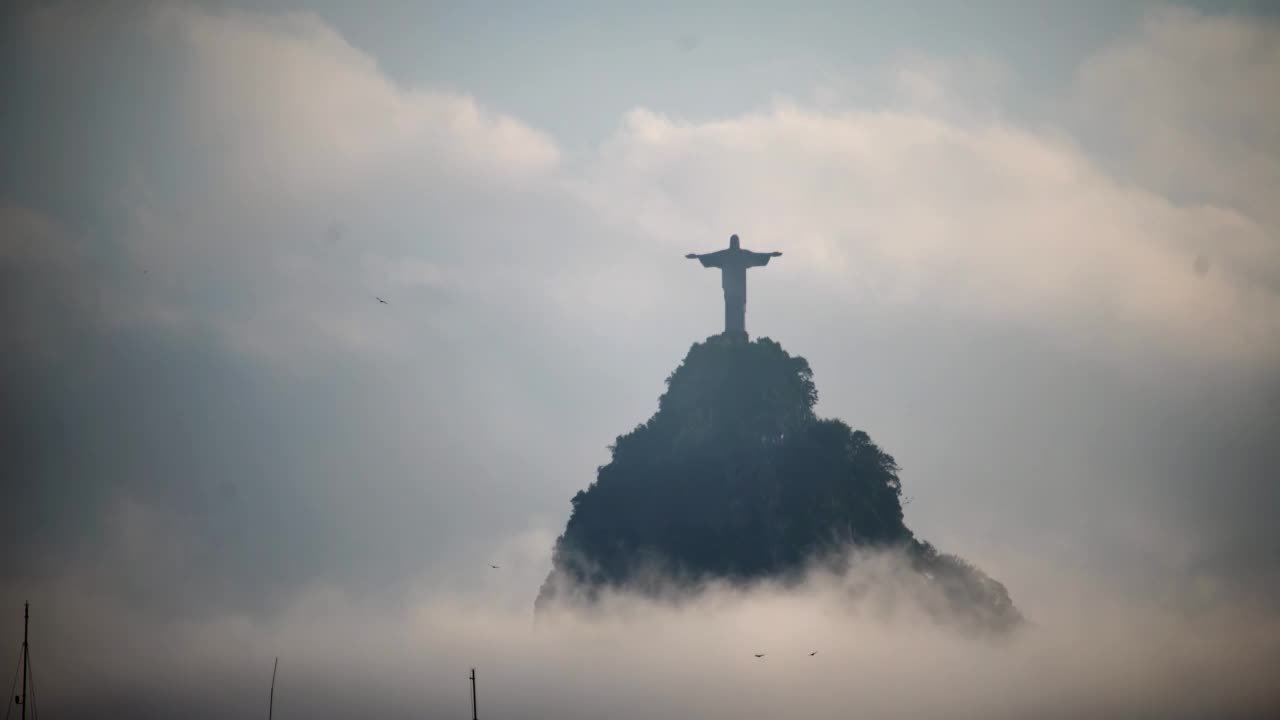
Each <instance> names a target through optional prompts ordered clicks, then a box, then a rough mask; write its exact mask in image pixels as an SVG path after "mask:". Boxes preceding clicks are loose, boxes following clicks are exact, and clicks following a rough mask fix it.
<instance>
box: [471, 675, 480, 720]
mask: <svg viewBox="0 0 1280 720" xmlns="http://www.w3.org/2000/svg"><path fill="white" fill-rule="evenodd" d="M471 720H480V718H479V717H478V716H477V715H476V669H475V668H471Z"/></svg>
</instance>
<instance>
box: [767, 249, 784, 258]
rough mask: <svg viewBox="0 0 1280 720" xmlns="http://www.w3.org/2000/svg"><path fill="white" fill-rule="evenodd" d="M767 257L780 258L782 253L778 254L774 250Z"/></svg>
mask: <svg viewBox="0 0 1280 720" xmlns="http://www.w3.org/2000/svg"><path fill="white" fill-rule="evenodd" d="M769 255H770V256H772V257H782V253H780V252H778V251H777V250H774V251H773V252H771V253H769Z"/></svg>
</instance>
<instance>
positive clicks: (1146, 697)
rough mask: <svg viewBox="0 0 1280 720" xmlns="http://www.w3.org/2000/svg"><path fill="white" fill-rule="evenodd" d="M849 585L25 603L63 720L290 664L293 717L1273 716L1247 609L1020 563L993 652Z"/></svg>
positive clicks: (157, 700)
mask: <svg viewBox="0 0 1280 720" xmlns="http://www.w3.org/2000/svg"><path fill="white" fill-rule="evenodd" d="M852 567H853V570H851V571H850V572H849V573H848V574H847V575H844V576H833V575H830V574H825V573H820V572H815V573H813V574H811V575H810V576H809V577H808V578H807V579H806V581H805V582H804V583H803V584H801V585H800V586H797V587H792V588H789V589H781V588H776V587H770V586H768V585H761V586H757V587H754V588H750V589H729V588H723V587H710V588H707V589H706V590H705V591H704V592H703V593H701V594H700V595H698V596H697V598H696V599H694V600H683V601H681V602H679V603H666V604H663V603H656V602H653V601H641V600H636V599H634V596H631V595H626V594H614V595H609V596H607V597H606V598H605V600H604V601H603V602H602V604H601V605H600V607H598V608H597V609H596V610H595V611H594V612H592V613H590V614H581V613H578V614H557V615H552V616H547V617H540V618H539V619H538V620H537V621H536V622H535V621H534V618H533V615H532V613H531V610H530V608H529V607H528V605H527V603H526V602H525V601H526V600H527V597H528V596H527V594H526V592H525V591H526V590H527V588H526V587H524V586H522V584H521V583H520V582H519V580H518V578H519V577H520V576H521V575H522V574H526V575H527V574H528V571H529V569H528V568H519V567H517V568H513V569H512V570H513V571H514V577H515V578H517V579H512V576H508V575H505V574H502V573H499V571H494V575H493V577H492V578H491V579H490V581H489V582H487V583H486V584H487V585H488V588H487V592H480V593H476V594H474V595H451V594H448V593H447V592H443V593H442V592H439V591H435V592H433V591H430V590H419V591H417V592H414V593H412V594H409V595H407V596H406V597H405V598H404V602H403V604H402V605H400V606H399V607H396V608H395V609H391V610H389V609H387V608H370V607H364V606H361V605H359V604H355V603H353V602H352V599H351V598H350V597H349V596H347V595H345V594H344V593H342V592H339V591H335V590H326V589H323V588H315V589H311V590H308V591H307V592H305V593H301V594H300V595H299V596H298V597H297V599H296V600H295V602H294V603H293V604H291V605H290V606H289V607H288V608H285V609H282V610H281V612H279V613H276V614H273V615H271V616H247V615H237V614H232V615H225V616H219V617H213V618H207V619H204V620H201V621H195V622H191V621H173V620H169V621H160V622H156V621H155V620H154V618H151V617H148V616H147V615H146V614H144V613H139V612H137V609H136V608H131V607H128V606H121V605H114V604H110V603H104V602H102V601H101V599H100V598H97V597H94V596H93V595H92V594H91V593H92V591H91V590H89V591H88V592H86V589H85V588H82V587H77V586H75V584H74V582H73V581H69V582H68V583H66V584H55V585H51V586H49V587H47V588H44V589H42V591H41V592H40V593H38V594H37V596H36V599H37V600H38V601H39V602H38V605H37V607H38V612H37V615H36V617H35V627H36V628H37V632H38V637H39V644H38V647H37V650H38V654H37V655H35V656H34V658H35V659H36V660H37V661H38V665H39V667H40V671H41V672H40V677H39V678H38V683H39V684H38V685H37V687H38V689H39V692H40V696H41V697H43V698H45V703H46V704H45V705H44V706H43V707H42V710H43V711H44V712H48V713H49V714H50V716H51V717H52V716H97V717H103V716H116V717H123V716H128V717H137V718H149V717H156V718H159V717H173V716H174V715H175V714H176V715H181V716H183V717H191V718H205V717H208V718H213V717H232V716H237V717H238V716H247V715H256V714H258V713H260V712H263V711H264V709H265V705H266V702H267V693H268V689H269V684H270V676H271V667H272V662H273V658H274V657H275V656H279V657H280V670H279V676H278V680H277V684H276V690H275V715H276V716H277V717H281V718H291V717H297V718H302V717H391V718H400V717H403V718H410V717H464V716H466V713H469V712H470V695H469V692H470V688H469V681H468V674H469V671H470V669H471V668H472V667H474V668H476V669H477V677H478V700H479V702H478V704H479V711H480V716H481V717H523V718H593V717H611V718H653V717H726V718H728V717H742V718H776V717H790V716H796V715H803V716H805V717H830V718H836V717H850V716H858V717H880V718H944V717H945V718H955V717H961V718H1025V717H1044V718H1056V717H1064V718H1066V717H1072V718H1075V717H1095V718H1111V717H1114V718H1181V717H1189V718H1190V717H1210V716H1211V717H1220V718H1237V717H1238V718H1250V717H1258V718H1261V717H1267V716H1269V714H1270V711H1271V710H1273V709H1274V708H1275V706H1276V703H1277V702H1280V688H1277V687H1276V685H1275V683H1274V677H1273V672H1272V670H1273V669H1274V668H1275V667H1276V665H1277V663H1280V623H1278V622H1277V621H1276V619H1275V618H1274V616H1272V615H1271V614H1269V613H1266V612H1261V611H1259V610H1258V609H1249V608H1244V607H1239V606H1232V605H1223V604H1217V603H1211V604H1208V605H1205V606H1202V607H1198V608H1195V609H1190V608H1180V607H1176V606H1172V605H1170V604H1168V603H1165V602H1162V601H1161V600H1160V599H1158V598H1148V599H1146V600H1145V601H1143V600H1140V599H1136V598H1124V597H1118V596H1117V595H1115V594H1114V593H1109V592H1107V591H1106V590H1105V589H1103V588H1099V587H1096V586H1093V585H1090V584H1089V582H1088V581H1087V580H1086V579H1083V578H1080V577H1074V576H1072V575H1070V574H1069V573H1060V572H1053V571H1052V569H1050V568H1044V567H1025V566H1024V567H1009V568H1007V569H1006V571H1007V572H1012V573H1014V574H1016V575H1017V576H1018V577H1019V578H1020V579H1021V580H1022V584H1023V585H1024V586H1025V587H1026V588H1029V589H1030V590H1026V589H1024V593H1023V596H1022V597H1021V598H1020V600H1021V601H1022V602H1023V605H1024V607H1025V608H1027V609H1028V610H1029V613H1030V616H1031V622H1030V623H1029V624H1028V625H1027V626H1025V627H1023V628H1021V629H1019V630H1018V631H1016V632H1015V633H1014V634H1013V635H1009V636H1006V635H995V636H986V635H980V634H975V633H973V632H971V631H968V630H966V629H965V627H964V626H963V624H958V623H956V622H953V621H952V620H951V619H949V618H947V617H945V616H939V615H937V614H936V613H934V612H929V611H926V610H925V608H926V607H928V606H929V605H930V602H929V600H930V595H929V589H928V588H927V587H922V586H921V585H920V580H919V576H914V574H913V573H910V572H909V571H907V570H906V569H905V568H903V567H902V566H900V564H899V562H898V558H897V557H896V556H894V555H892V554H869V553H863V554H858V555H855V556H854V558H853V559H852ZM502 571H503V573H505V572H507V569H506V568H503V569H502ZM913 576H914V577H915V579H911V578H912V577H913ZM1029 581H1030V582H1029ZM851 596H856V597H858V598H859V599H858V600H857V601H856V602H851V601H850V597H851ZM12 599H13V598H12V597H11V596H10V595H9V594H8V593H6V596H5V597H4V601H5V602H6V603H7V602H10V601H11V600H12ZM50 618H57V620H56V621H54V620H51V619H50ZM815 652H816V654H815V655H811V654H810V653H815ZM757 653H760V654H763V655H764V657H761V658H756V657H755V654H757Z"/></svg>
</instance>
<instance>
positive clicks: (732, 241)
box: [729, 235, 738, 250]
mask: <svg viewBox="0 0 1280 720" xmlns="http://www.w3.org/2000/svg"><path fill="white" fill-rule="evenodd" d="M729 249H730V250H737V249H738V236H737V235H730V236H729Z"/></svg>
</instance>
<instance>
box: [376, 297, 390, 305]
mask: <svg viewBox="0 0 1280 720" xmlns="http://www.w3.org/2000/svg"><path fill="white" fill-rule="evenodd" d="M374 297H376V298H378V302H380V303H382V304H383V305H390V304H391V303H389V302H387V301H386V300H383V299H382V298H380V297H378V296H377V295H374Z"/></svg>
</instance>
